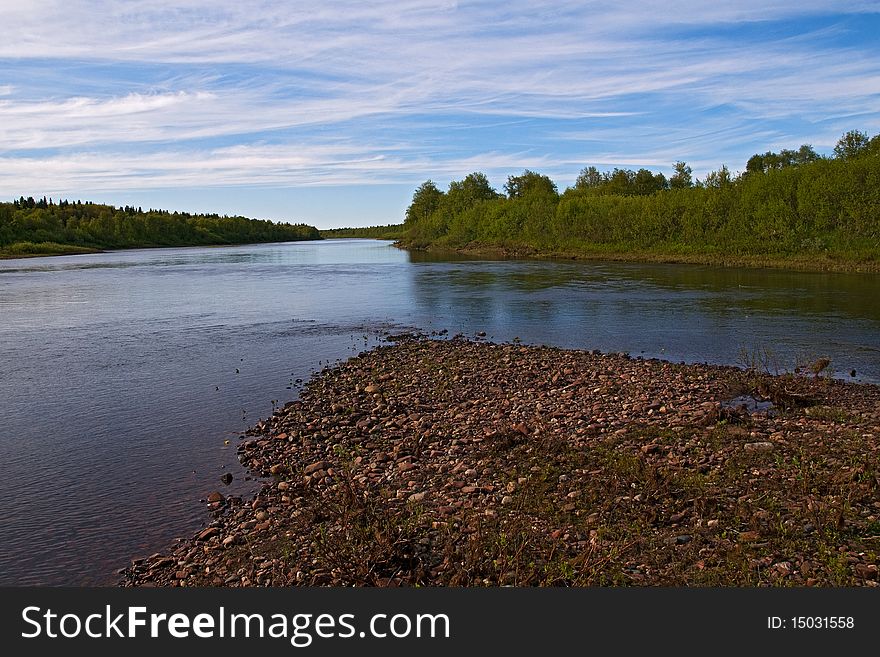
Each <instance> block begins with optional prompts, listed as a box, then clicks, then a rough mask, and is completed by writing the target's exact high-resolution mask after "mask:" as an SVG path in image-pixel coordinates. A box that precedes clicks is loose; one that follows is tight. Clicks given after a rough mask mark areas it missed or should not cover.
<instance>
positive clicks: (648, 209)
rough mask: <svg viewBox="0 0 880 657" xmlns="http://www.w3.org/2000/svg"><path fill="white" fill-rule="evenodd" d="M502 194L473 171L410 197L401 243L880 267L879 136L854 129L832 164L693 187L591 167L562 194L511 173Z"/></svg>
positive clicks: (756, 159) (684, 174)
mask: <svg viewBox="0 0 880 657" xmlns="http://www.w3.org/2000/svg"><path fill="white" fill-rule="evenodd" d="M504 187H505V192H506V193H505V194H500V193H498V192H497V191H496V190H494V189H492V187H491V186H490V185H489V182H488V180H487V179H486V176H485V175H483V174H482V173H472V174H470V175H468V176H467V177H466V178H465V179H464V180H461V181H453V182H452V183H450V185H449V189H448V191H446V192H443V191H441V190H440V189H438V188H437V186H436V185H435V184H434V183H433V182H432V181H430V180H429V181H427V182H425V183H423V184H422V185H421V186H420V187H419V188H418V189H417V190H416V191H415V194H414V195H413V199H412V204H411V205H410V206H409V208H408V209H407V213H406V221H405V223H404V230H405V234H404V237H403V238H402V239H401V243H402V245H404V246H407V247H411V248H448V249H455V250H470V251H480V250H500V251H503V252H508V253H513V254H518V255H553V256H568V257H611V258H623V259H643V260H669V261H682V262H708V263H724V264H754V265H784V266H796V267H801V268H809V269H853V270H872V271H877V270H878V269H880V135H877V136H875V137H873V138H868V136H867V135H866V134H864V133H861V132H858V131H850V132H848V133H846V134H845V135H844V136H843V137H842V138H841V139H840V141H839V142H838V144H837V146H836V148H835V149H834V155H833V157H822V156H820V155H818V154H817V153H816V152H815V151H814V150H813V149H812V147H810V146H809V145H803V146H801V147H800V149H799V150H797V151H794V150H787V149H784V150H782V151H780V152H779V153H773V152H767V153H764V154H761V155H755V156H753V157H752V158H751V159H750V160H749V161H748V164H747V167H746V171H745V172H744V173H742V174H741V175H736V176H734V175H732V174H731V172H730V171H729V170H728V168H727V167H726V166H722V167H721V168H720V169H719V170H718V171H713V172H711V173H709V174H708V175H707V176H706V178H705V180H702V181H700V180H693V179H692V171H691V168H690V167H689V166H688V165H687V164H686V163H684V162H676V163H675V165H674V174H673V175H672V176H671V177H670V178H669V179H667V178H666V177H665V176H664V175H663V174H662V173H656V174H655V173H653V172H651V171H648V170H647V169H640V170H638V171H631V170H628V169H614V170H613V171H610V172H600V171H599V170H597V169H596V168H595V167H587V168H585V169H584V170H583V171H581V174H580V175H579V176H578V178H577V181H576V183H575V184H574V185H573V186H572V187H570V188H568V189H566V190H565V191H564V192H563V193H562V194H560V193H559V192H558V190H557V188H556V185H555V183H554V182H553V181H552V180H550V178H548V177H547V176H545V175H542V174H539V173H535V172H533V171H528V170H526V171H525V172H523V173H522V174H521V175H519V176H510V177H509V178H508V181H507V184H506V185H505V186H504Z"/></svg>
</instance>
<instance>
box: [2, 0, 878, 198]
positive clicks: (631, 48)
mask: <svg viewBox="0 0 880 657" xmlns="http://www.w3.org/2000/svg"><path fill="white" fill-rule="evenodd" d="M876 11H877V7H876V4H875V3H870V2H835V3H829V2H820V1H818V0H803V1H801V2H790V1H781V0H762V1H758V0H746V1H743V2H735V3H716V4H708V5H707V4H706V3H702V2H701V3H697V2H695V1H692V0H688V1H685V0H651V1H649V2H644V3H640V4H639V8H638V10H634V9H633V8H632V6H631V5H630V4H629V3H617V4H615V3H607V2H558V1H549V0H548V1H540V2H539V1H534V0H510V1H508V2H504V3H499V2H461V3H456V2H448V1H439V0H438V1H432V0H395V1H394V2H374V3H365V2H360V1H354V0H347V1H341V2H326V1H325V0H320V1H319V0H308V1H301V2H296V3H279V2H277V1H268V0H259V1H255V2H246V3H242V2H232V1H231V0H214V1H212V2H207V1H196V0H174V1H172V0H129V1H128V2H124V3H120V2H116V1H111V0H32V1H31V2H28V3H25V4H22V3H11V2H0V19H2V21H3V23H4V24H6V25H14V26H15V38H13V39H7V40H4V41H3V42H2V43H0V61H2V62H3V67H4V68H5V69H6V71H7V72H8V73H9V77H8V80H0V82H2V84H0V156H2V159H0V189H2V190H4V191H6V193H12V194H17V193H18V192H19V191H20V190H22V189H34V190H40V189H52V190H64V191H69V192H71V193H75V191H76V189H77V186H88V187H89V188H90V189H127V188H133V187H136V186H138V185H143V186H147V187H153V188H156V187H185V186H187V185H196V184H199V185H221V184H230V185H245V184H246V185H253V184H256V185H279V186H293V185H319V184H343V183H361V182H387V181H402V180H404V181H409V180H411V177H412V176H413V172H417V173H416V175H418V176H419V177H422V178H425V177H429V176H431V177H440V176H444V175H445V176H448V177H459V176H461V175H463V174H465V173H467V172H468V171H472V170H477V169H479V170H483V171H487V172H497V173H498V175H502V172H503V171H505V170H521V169H522V168H526V167H529V168H542V167H543V169H544V170H545V171H560V172H564V171H565V170H569V169H573V170H574V171H575V172H576V170H577V169H579V168H580V166H582V165H583V164H585V163H595V164H605V163H607V164H608V165H615V164H623V163H631V164H632V165H633V166H658V167H659V166H668V165H669V164H670V163H671V162H672V161H674V160H675V159H679V158H680V157H686V158H688V159H689V161H693V162H694V163H695V165H697V166H698V165H705V166H707V167H709V166H712V167H715V166H717V165H718V164H720V162H716V161H715V160H716V159H717V157H718V155H724V154H727V153H734V149H735V147H738V148H743V146H742V144H743V143H747V144H748V143H752V142H754V141H756V140H759V139H767V140H768V142H770V143H772V142H773V140H775V139H782V138H786V137H787V136H788V134H787V133H786V132H785V131H781V130H780V128H779V127H778V126H771V125H769V123H768V121H772V120H775V121H777V122H785V121H789V122H791V123H799V124H801V126H802V127H800V128H798V129H794V128H792V134H791V135H790V136H791V138H792V139H793V143H788V144H786V145H788V146H790V145H793V144H794V145H796V144H797V143H801V142H802V141H814V142H815V141H817V139H816V137H819V138H821V139H827V138H828V137H827V136H828V135H829V134H830V133H831V129H830V128H829V126H828V125H827V124H828V123H829V122H830V123H832V124H833V125H834V127H835V129H836V127H837V126H838V125H843V123H844V122H845V121H846V120H849V118H850V117H853V116H857V117H863V118H864V120H865V121H866V124H867V125H863V126H855V127H860V128H866V127H871V126H877V120H876V119H872V118H871V116H872V115H873V116H876V115H877V114H878V109H880V60H878V58H877V57H876V51H875V50H871V49H868V48H864V47H863V48H861V49H860V48H859V47H857V46H851V47H845V46H841V45H840V43H839V39H837V36H839V35H838V32H839V31H840V29H841V28H840V27H839V26H838V25H837V24H836V23H832V24H828V25H824V26H818V27H817V25H818V23H815V24H811V25H813V27H812V28H811V30H809V31H807V30H806V28H804V30H805V31H803V32H800V33H797V34H792V33H791V32H790V31H789V32H785V31H782V32H780V34H779V35H778V36H773V32H768V33H767V35H765V36H764V37H763V38H762V39H755V38H751V39H749V40H748V41H747V42H743V41H742V40H741V39H740V38H739V36H731V35H730V34H728V33H727V32H725V31H720V32H719V31H716V30H715V29H714V28H716V27H718V26H723V27H725V28H741V27H742V25H743V24H744V23H753V24H756V25H757V24H763V23H767V22H768V21H774V20H786V21H788V20H795V19H800V18H803V17H804V16H812V17H813V18H817V17H820V16H824V15H828V14H831V13H835V14H841V15H842V14H846V13H849V14H853V13H860V12H876ZM58 63H61V64H63V68H62V70H61V72H56V70H55V68H56V67H55V64H58ZM68 70H71V71H74V73H75V74H72V75H69V76H68V75H67V71H68ZM16 71H20V72H21V73H20V75H16ZM721 110H723V115H722V116H720V117H719V116H716V115H715V113H716V112H719V111H721ZM507 119H510V120H523V121H526V122H531V123H528V125H529V126H534V125H537V124H539V123H541V122H543V124H546V125H545V126H544V127H542V128H540V129H537V128H535V129H534V131H533V132H531V133H525V132H524V133H523V134H521V135H519V136H517V137H516V138H515V139H514V138H511V137H510V136H509V133H502V132H499V133H497V134H498V135H499V136H498V137H497V139H498V143H496V144H494V145H492V144H487V143H476V142H475V143H473V144H471V145H469V147H468V145H467V144H465V143H464V142H465V141H466V137H461V136H456V141H455V144H454V145H452V144H446V143H443V142H444V136H445V134H446V133H447V132H449V133H450V134H451V132H453V131H458V129H459V128H464V130H462V132H466V131H467V130H468V129H471V130H473V132H474V134H475V135H476V133H477V132H479V130H481V129H483V130H486V131H487V134H488V135H492V134H496V133H493V132H492V130H493V129H494V128H495V127H497V124H500V123H503V122H504V121H505V120H507ZM872 121H873V123H872ZM810 126H815V127H813V128H810ZM850 127H852V126H850ZM878 127H880V126H878ZM429 131H433V133H432V134H433V135H435V137H434V139H433V140H432V143H430V144H429V143H425V134H426V133H427V132H429ZM809 131H811V132H809ZM501 135H504V136H501ZM566 137H570V141H571V142H572V143H569V144H565V146H566V148H565V149H564V152H562V151H560V150H558V149H560V148H561V144H563V140H564V139H566ZM548 139H549V140H550V141H548ZM553 140H555V141H553ZM446 141H450V142H451V141H452V140H446ZM768 146H769V144H768ZM682 151H684V152H682ZM740 155H741V154H740ZM730 164H731V165H732V166H734V167H735V166H736V163H733V162H731V163H730ZM697 166H695V168H697ZM422 174H424V175H422Z"/></svg>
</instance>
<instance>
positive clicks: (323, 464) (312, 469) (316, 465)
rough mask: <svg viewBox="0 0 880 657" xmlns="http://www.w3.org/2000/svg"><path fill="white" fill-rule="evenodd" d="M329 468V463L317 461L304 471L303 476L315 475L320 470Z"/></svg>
mask: <svg viewBox="0 0 880 657" xmlns="http://www.w3.org/2000/svg"><path fill="white" fill-rule="evenodd" d="M329 467H330V462H329V461H316V462H315V463H312V464H311V465H307V466H306V469H305V470H304V471H303V474H305V475H311V474H314V473H315V472H318V471H319V470H326V469H327V468H329Z"/></svg>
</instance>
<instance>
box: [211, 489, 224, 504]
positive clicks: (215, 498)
mask: <svg viewBox="0 0 880 657" xmlns="http://www.w3.org/2000/svg"><path fill="white" fill-rule="evenodd" d="M225 501H226V497H225V496H224V495H223V493H221V492H219V491H216V490H215V491H214V492H213V493H211V494H210V495H208V502H209V503H213V502H225Z"/></svg>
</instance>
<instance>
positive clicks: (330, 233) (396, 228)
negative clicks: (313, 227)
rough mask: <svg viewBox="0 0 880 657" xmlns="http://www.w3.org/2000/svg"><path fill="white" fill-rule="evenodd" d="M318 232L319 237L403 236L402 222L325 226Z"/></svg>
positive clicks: (394, 237) (376, 237) (376, 238)
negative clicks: (362, 225)
mask: <svg viewBox="0 0 880 657" xmlns="http://www.w3.org/2000/svg"><path fill="white" fill-rule="evenodd" d="M320 233H321V237H324V238H329V239H338V238H344V237H359V238H367V239H375V240H398V239H400V238H402V237H403V224H387V225H384V226H365V227H362V228H357V227H355V228H327V229H325V230H322V231H320Z"/></svg>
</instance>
